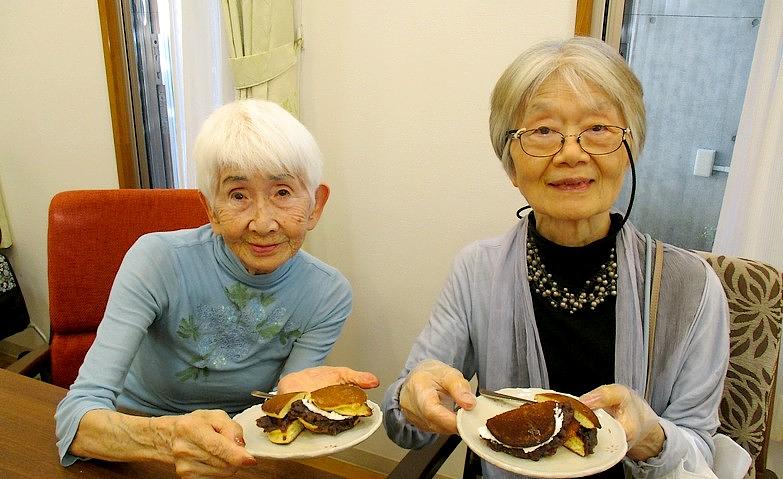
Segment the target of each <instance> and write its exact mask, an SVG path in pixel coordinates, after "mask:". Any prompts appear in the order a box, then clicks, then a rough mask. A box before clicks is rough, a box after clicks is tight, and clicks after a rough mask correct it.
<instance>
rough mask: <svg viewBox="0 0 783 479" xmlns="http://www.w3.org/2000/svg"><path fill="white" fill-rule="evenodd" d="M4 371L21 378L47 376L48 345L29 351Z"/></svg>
mask: <svg viewBox="0 0 783 479" xmlns="http://www.w3.org/2000/svg"><path fill="white" fill-rule="evenodd" d="M6 369H7V370H8V371H11V372H14V373H18V374H21V375H23V376H29V377H33V376H36V375H38V374H41V375H42V376H47V375H48V372H49V345H48V344H47V345H44V346H41V347H39V348H38V349H34V350H32V351H30V352H29V353H27V354H25V355H24V356H22V357H21V358H19V359H18V360H16V361H15V362H14V363H12V364H11V365H10V366H8V368H6Z"/></svg>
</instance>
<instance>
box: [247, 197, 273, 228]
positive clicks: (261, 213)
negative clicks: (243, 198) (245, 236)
mask: <svg viewBox="0 0 783 479" xmlns="http://www.w3.org/2000/svg"><path fill="white" fill-rule="evenodd" d="M248 228H249V229H250V230H251V231H254V232H256V233H258V234H267V233H272V232H275V231H277V229H278V228H280V224H279V223H278V222H277V209H276V208H275V207H274V206H273V205H270V204H269V203H268V202H266V201H259V202H258V203H257V204H256V207H255V210H254V211H253V217H252V218H251V219H250V224H249V225H248Z"/></svg>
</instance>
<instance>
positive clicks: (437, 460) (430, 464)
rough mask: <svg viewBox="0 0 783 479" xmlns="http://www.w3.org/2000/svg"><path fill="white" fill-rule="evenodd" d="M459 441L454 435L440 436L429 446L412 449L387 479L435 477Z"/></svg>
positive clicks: (426, 478)
mask: <svg viewBox="0 0 783 479" xmlns="http://www.w3.org/2000/svg"><path fill="white" fill-rule="evenodd" d="M461 440H462V439H461V438H460V437H459V436H457V435H456V434H453V435H449V436H443V435H442V436H440V437H439V438H438V439H437V440H436V441H435V442H433V443H432V444H430V445H429V446H424V447H422V448H421V449H412V450H411V451H410V452H408V454H406V455H405V457H403V458H402V461H400V463H399V464H397V467H395V468H394V470H392V472H391V474H389V475H388V479H409V478H411V477H418V478H425V479H429V478H432V477H435V474H436V473H437V472H438V469H440V466H442V465H443V463H444V462H446V459H448V458H449V456H450V455H451V453H452V452H454V449H456V447H457V445H458V444H459V443H460V441H461Z"/></svg>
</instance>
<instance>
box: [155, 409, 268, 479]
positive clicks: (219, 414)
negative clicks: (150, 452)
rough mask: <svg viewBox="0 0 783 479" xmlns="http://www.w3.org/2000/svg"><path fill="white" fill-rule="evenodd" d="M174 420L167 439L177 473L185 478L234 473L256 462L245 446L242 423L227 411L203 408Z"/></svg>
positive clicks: (165, 419) (172, 419)
mask: <svg viewBox="0 0 783 479" xmlns="http://www.w3.org/2000/svg"><path fill="white" fill-rule="evenodd" d="M157 419H159V420H164V421H171V423H170V424H169V428H167V429H168V430H169V434H168V437H160V436H159V438H160V439H162V440H164V441H166V442H167V443H168V444H167V446H168V448H169V450H170V451H171V457H172V459H173V463H174V467H175V468H176V472H177V475H178V476H179V477H182V478H203V477H231V476H233V475H234V474H235V473H236V472H237V470H238V469H239V468H240V467H243V466H255V465H256V464H257V461H256V459H255V458H254V457H253V456H251V455H250V454H249V453H248V452H247V450H245V447H244V446H245V441H244V438H243V435H242V426H240V425H239V424H237V423H236V422H234V421H233V420H231V418H230V417H229V416H228V414H226V413H225V412H223V411H219V410H199V411H194V412H192V413H189V414H184V415H182V416H169V417H163V418H157Z"/></svg>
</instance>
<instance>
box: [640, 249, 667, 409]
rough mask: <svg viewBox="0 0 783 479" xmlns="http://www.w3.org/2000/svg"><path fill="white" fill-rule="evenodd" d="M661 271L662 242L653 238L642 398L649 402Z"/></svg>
mask: <svg viewBox="0 0 783 479" xmlns="http://www.w3.org/2000/svg"><path fill="white" fill-rule="evenodd" d="M662 273H663V243H662V242H661V241H658V240H655V265H654V266H653V274H652V285H651V288H650V324H649V331H648V336H647V337H648V341H647V388H646V391H645V395H644V398H645V399H646V400H647V402H648V403H649V402H650V395H651V392H652V386H651V384H652V371H653V357H654V355H653V352H654V350H655V325H656V320H657V318H658V298H659V297H660V295H661V274H662Z"/></svg>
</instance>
